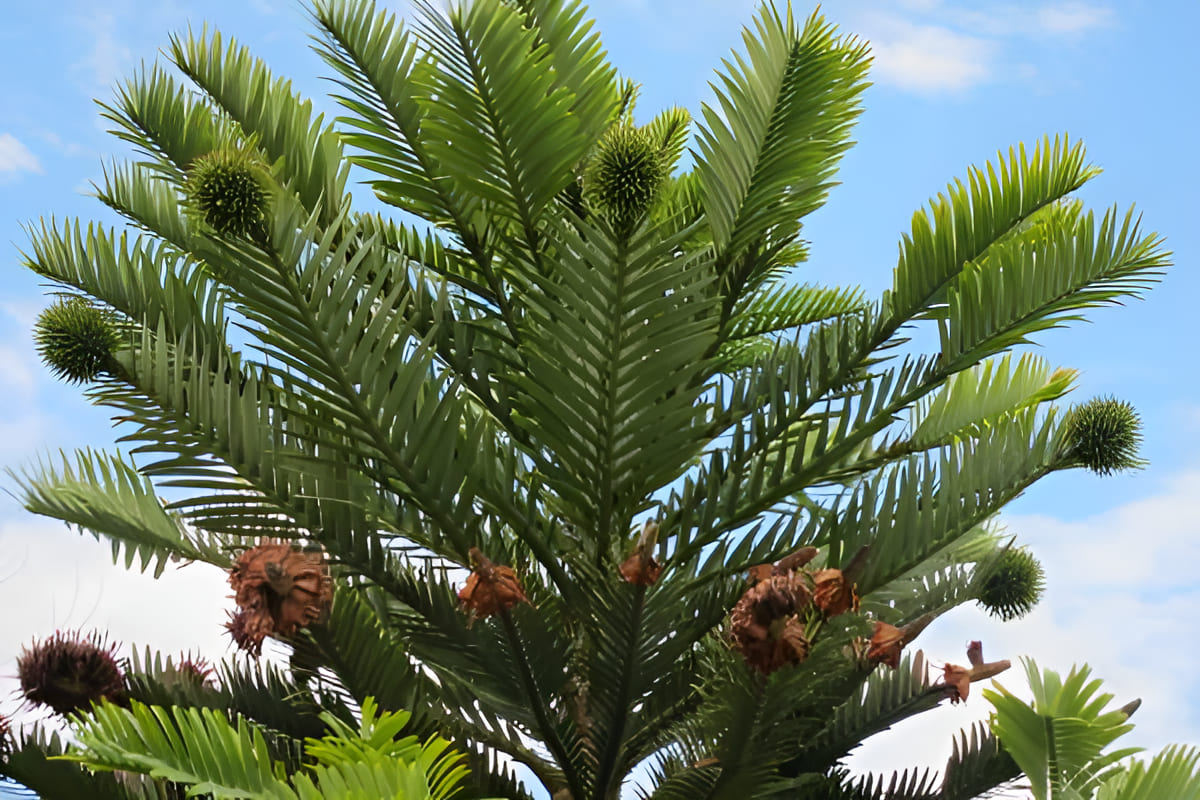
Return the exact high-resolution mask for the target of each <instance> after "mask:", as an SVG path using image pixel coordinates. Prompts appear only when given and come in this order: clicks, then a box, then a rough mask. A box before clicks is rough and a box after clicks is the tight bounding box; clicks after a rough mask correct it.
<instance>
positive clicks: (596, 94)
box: [504, 0, 667, 147]
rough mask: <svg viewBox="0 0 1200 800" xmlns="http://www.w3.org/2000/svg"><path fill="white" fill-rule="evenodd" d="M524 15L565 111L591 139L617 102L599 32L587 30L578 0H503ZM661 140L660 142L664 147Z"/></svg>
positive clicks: (588, 25) (605, 124)
mask: <svg viewBox="0 0 1200 800" xmlns="http://www.w3.org/2000/svg"><path fill="white" fill-rule="evenodd" d="M504 3H505V4H506V5H510V6H512V7H513V8H516V9H518V10H520V11H521V13H523V14H524V15H525V20H526V25H527V26H528V27H530V28H531V29H533V30H534V31H535V32H536V33H537V37H538V43H539V45H540V46H541V47H544V48H545V50H546V52H547V57H548V62H549V65H550V68H551V70H552V71H553V75H554V80H555V85H556V86H562V87H564V88H566V89H567V90H568V91H569V92H571V94H572V95H574V98H573V100H572V101H571V107H570V113H571V114H572V115H573V116H574V117H575V118H576V119H578V120H579V126H580V130H581V133H582V134H583V135H584V136H586V137H587V138H589V139H590V140H592V141H595V140H596V139H598V138H600V135H601V133H603V132H604V130H605V129H606V128H607V127H608V126H609V124H611V123H612V121H613V119H614V117H615V115H616V113H617V107H618V98H619V95H620V86H619V82H618V79H617V72H616V70H615V69H614V68H613V66H612V65H611V64H609V63H608V54H607V53H606V52H605V51H604V47H603V43H602V42H601V41H600V34H599V33H598V32H595V31H593V29H592V28H593V23H592V21H591V20H590V19H588V18H587V16H586V15H587V11H588V8H587V6H586V5H584V4H583V2H582V0H504ZM666 146H667V145H665V144H664V147H666Z"/></svg>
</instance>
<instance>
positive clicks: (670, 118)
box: [643, 106, 692, 173]
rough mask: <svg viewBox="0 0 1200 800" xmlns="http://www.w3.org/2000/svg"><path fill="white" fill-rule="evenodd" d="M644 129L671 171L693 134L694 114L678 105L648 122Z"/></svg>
mask: <svg viewBox="0 0 1200 800" xmlns="http://www.w3.org/2000/svg"><path fill="white" fill-rule="evenodd" d="M643 130H645V131H646V134H647V135H648V136H649V137H650V141H652V142H653V143H654V144H655V146H657V147H658V149H659V153H660V155H661V158H662V162H663V166H664V168H665V169H666V171H667V172H668V173H670V172H671V171H672V170H673V169H674V168H675V165H676V163H677V162H678V161H679V157H680V156H682V155H683V150H684V148H685V147H686V146H687V143H688V139H689V137H690V136H691V133H692V115H691V114H689V113H688V112H687V109H684V108H679V107H678V106H675V107H672V108H668V109H666V110H665V111H663V112H661V113H659V114H658V115H657V116H656V117H655V118H654V119H652V120H650V121H649V122H648V123H646V125H645V127H644V128H643Z"/></svg>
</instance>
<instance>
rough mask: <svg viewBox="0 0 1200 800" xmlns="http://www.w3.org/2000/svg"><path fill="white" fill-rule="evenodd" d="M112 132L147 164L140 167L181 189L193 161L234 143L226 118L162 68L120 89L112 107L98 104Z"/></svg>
mask: <svg viewBox="0 0 1200 800" xmlns="http://www.w3.org/2000/svg"><path fill="white" fill-rule="evenodd" d="M100 109H101V116H102V117H104V118H105V119H107V120H108V121H109V122H111V123H113V124H115V125H116V126H117V127H116V128H115V129H113V130H112V131H111V132H112V133H113V134H115V135H116V136H117V137H118V138H120V139H124V140H125V141H127V142H129V143H130V144H132V145H133V146H134V148H135V149H136V150H137V151H138V152H140V153H141V154H142V155H144V156H146V157H147V158H148V159H149V160H148V161H141V162H138V166H141V167H144V168H146V169H149V170H151V171H152V172H154V173H158V174H159V175H160V176H162V177H163V178H165V179H167V180H169V181H171V182H172V183H174V184H176V185H179V184H182V183H183V181H184V180H185V179H186V177H187V175H186V173H187V169H188V167H189V166H190V165H191V163H192V162H193V161H195V160H196V159H197V158H199V157H200V156H202V155H205V154H206V153H211V152H212V151H213V150H216V149H219V148H220V147H222V146H224V145H227V144H230V143H231V142H232V141H234V139H235V137H236V132H235V130H234V127H233V125H232V124H231V123H232V121H231V120H230V119H229V117H227V116H224V115H222V114H218V113H214V109H213V107H212V106H211V105H209V103H208V102H206V101H205V100H203V99H201V98H199V97H197V95H196V94H195V92H191V91H189V90H188V89H187V88H186V87H184V85H183V84H181V83H180V82H179V81H177V80H176V79H175V78H174V77H172V76H171V75H170V73H168V72H167V71H166V70H164V69H163V68H162V67H160V66H157V65H155V66H153V67H150V68H149V69H143V70H142V71H141V72H140V73H139V74H137V75H135V76H134V77H133V78H130V79H129V80H127V81H126V82H125V83H124V84H122V85H121V86H119V87H118V89H117V96H116V99H115V101H114V105H108V104H106V103H100Z"/></svg>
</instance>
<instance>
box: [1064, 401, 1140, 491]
mask: <svg viewBox="0 0 1200 800" xmlns="http://www.w3.org/2000/svg"><path fill="white" fill-rule="evenodd" d="M1141 443H1142V419H1141V417H1139V416H1138V413H1137V411H1135V410H1134V408H1133V406H1132V405H1131V404H1130V403H1127V402H1125V401H1124V400H1117V399H1116V398H1114V397H1097V398H1094V399H1092V400H1089V401H1088V402H1086V403H1084V404H1083V405H1080V406H1076V407H1075V408H1073V409H1072V410H1071V414H1070V416H1069V417H1068V418H1067V447H1068V448H1069V449H1068V453H1067V457H1068V459H1069V460H1070V463H1071V465H1073V466H1074V465H1080V466H1085V467H1087V468H1088V469H1090V470H1091V471H1092V472H1095V473H1097V474H1099V475H1111V474H1112V473H1114V472H1123V471H1124V470H1128V469H1136V468H1138V467H1141V466H1144V464H1145V462H1144V461H1142V460H1141V459H1140V458H1138V448H1139V447H1140V446H1141Z"/></svg>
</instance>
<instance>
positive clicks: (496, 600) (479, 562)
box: [458, 547, 529, 618]
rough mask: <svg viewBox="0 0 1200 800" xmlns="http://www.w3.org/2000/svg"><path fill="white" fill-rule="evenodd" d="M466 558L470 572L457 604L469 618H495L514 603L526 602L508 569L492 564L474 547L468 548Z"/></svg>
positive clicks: (526, 599) (527, 599) (517, 583)
mask: <svg viewBox="0 0 1200 800" xmlns="http://www.w3.org/2000/svg"><path fill="white" fill-rule="evenodd" d="M469 555H470V558H471V567H472V570H471V574H470V576H469V577H468V578H467V583H466V585H465V586H463V588H462V589H460V590H459V592H458V602H459V605H461V606H462V607H463V608H464V609H466V610H467V611H468V612H470V614H471V615H472V616H473V617H479V618H486V617H491V616H495V615H496V614H499V613H501V612H502V611H508V610H509V609H510V608H512V607H513V606H515V605H516V604H517V603H527V602H529V598H528V597H526V596H525V591H524V590H523V589H522V588H521V584H520V582H518V581H517V574H516V573H515V572H513V569H512V567H506V566H502V565H498V564H493V563H492V562H491V561H490V560H489V559H488V558H487V556H485V555H484V554H483V553H481V552H480V551H479V548H477V547H472V548H471V550H470V552H469Z"/></svg>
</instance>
